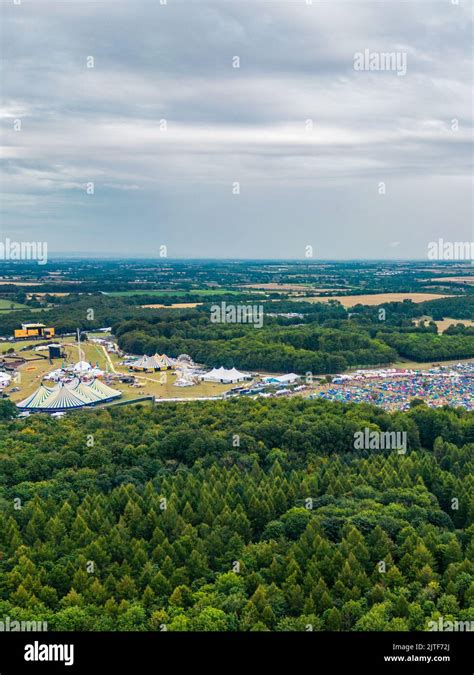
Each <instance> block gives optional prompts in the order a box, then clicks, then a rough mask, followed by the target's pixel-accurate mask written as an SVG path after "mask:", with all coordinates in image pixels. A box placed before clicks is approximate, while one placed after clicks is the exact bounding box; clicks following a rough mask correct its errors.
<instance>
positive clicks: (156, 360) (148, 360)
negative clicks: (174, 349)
mask: <svg viewBox="0 0 474 675" xmlns="http://www.w3.org/2000/svg"><path fill="white" fill-rule="evenodd" d="M172 365H173V361H172V360H171V359H170V358H169V356H166V354H154V355H153V356H147V355H146V354H145V355H144V356H141V357H140V358H139V359H138V361H135V363H133V364H132V368H133V369H134V370H167V369H168V368H171V367H172Z"/></svg>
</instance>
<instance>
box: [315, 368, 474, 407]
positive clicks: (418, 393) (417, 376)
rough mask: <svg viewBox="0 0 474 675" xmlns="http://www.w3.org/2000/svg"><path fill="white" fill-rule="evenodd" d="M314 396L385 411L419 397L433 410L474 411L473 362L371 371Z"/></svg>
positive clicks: (339, 379) (346, 378)
mask: <svg viewBox="0 0 474 675" xmlns="http://www.w3.org/2000/svg"><path fill="white" fill-rule="evenodd" d="M317 396H319V397H321V398H324V399H326V400H330V401H343V402H347V403H349V402H352V403H373V404H374V405H378V406H381V407H382V408H385V409H387V410H406V409H407V408H408V407H409V405H410V401H411V400H412V399H414V398H420V399H423V400H424V401H425V403H427V405H429V406H432V407H440V406H443V405H450V406H454V407H456V406H461V407H463V408H466V409H467V410H473V409H474V363H473V362H466V363H459V364H457V365H454V366H452V365H450V366H442V367H437V368H431V369H429V370H405V371H403V370H397V371H392V372H390V373H389V372H388V371H387V370H383V371H379V372H377V371H370V374H366V375H365V376H364V375H363V374H362V373H361V372H360V371H359V372H357V373H354V374H353V375H344V376H340V377H337V378H334V380H333V382H332V383H331V384H330V385H329V387H327V388H326V389H325V390H323V391H321V392H319V393H318V394H317Z"/></svg>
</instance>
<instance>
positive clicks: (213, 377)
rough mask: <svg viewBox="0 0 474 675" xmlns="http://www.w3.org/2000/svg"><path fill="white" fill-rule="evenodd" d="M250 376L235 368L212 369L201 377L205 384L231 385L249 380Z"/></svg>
mask: <svg viewBox="0 0 474 675" xmlns="http://www.w3.org/2000/svg"><path fill="white" fill-rule="evenodd" d="M251 377H252V376H251V375H249V374H248V373H241V372H240V371H238V370H237V369H236V368H230V369H227V368H224V367H223V366H221V367H220V368H213V369H212V370H211V371H210V372H209V373H206V374H205V375H203V376H202V379H203V380H204V381H205V382H222V383H223V384H233V383H235V382H243V380H250V379H251Z"/></svg>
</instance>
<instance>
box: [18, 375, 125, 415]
mask: <svg viewBox="0 0 474 675" xmlns="http://www.w3.org/2000/svg"><path fill="white" fill-rule="evenodd" d="M121 395H122V392H121V391H117V390H116V389H112V387H109V386H108V385H107V384H105V383H104V382H101V381H100V380H97V379H94V380H92V382H88V383H86V382H81V380H74V381H73V382H70V383H68V384H66V383H64V382H62V383H60V384H57V385H56V386H55V387H45V385H44V384H41V385H40V386H39V388H38V389H37V390H36V391H35V392H34V393H33V394H31V395H30V396H28V398H26V399H25V400H24V401H21V402H20V403H18V404H17V407H18V408H19V409H20V410H22V411H29V412H64V411H67V410H75V409H77V408H84V407H86V406H93V405H97V404H98V403H107V402H108V401H112V400H113V399H115V398H119V397H120V396H121Z"/></svg>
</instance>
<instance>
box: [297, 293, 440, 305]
mask: <svg viewBox="0 0 474 675" xmlns="http://www.w3.org/2000/svg"><path fill="white" fill-rule="evenodd" d="M448 297H451V296H449V295H442V294H440V293H374V294H373V295H337V296H331V297H316V298H304V302H330V301H331V300H337V301H338V302H340V303H341V305H342V306H343V307H355V306H356V305H369V306H375V305H380V304H382V303H384V302H403V301H404V300H411V301H412V302H427V301H428V300H439V299H440V298H448Z"/></svg>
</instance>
